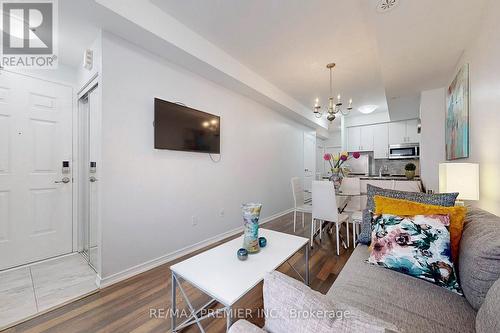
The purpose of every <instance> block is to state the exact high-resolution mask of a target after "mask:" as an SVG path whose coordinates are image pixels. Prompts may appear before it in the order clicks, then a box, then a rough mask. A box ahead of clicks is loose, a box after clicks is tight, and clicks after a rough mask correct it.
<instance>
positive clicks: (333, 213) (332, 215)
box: [311, 181, 349, 255]
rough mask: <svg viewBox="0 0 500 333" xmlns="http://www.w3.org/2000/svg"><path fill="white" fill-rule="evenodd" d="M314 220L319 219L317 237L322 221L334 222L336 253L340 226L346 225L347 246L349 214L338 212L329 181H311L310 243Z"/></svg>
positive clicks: (338, 251)
mask: <svg viewBox="0 0 500 333" xmlns="http://www.w3.org/2000/svg"><path fill="white" fill-rule="evenodd" d="M316 221H319V237H320V239H321V237H322V235H321V234H322V233H323V221H324V222H330V223H334V224H335V229H336V230H335V231H336V237H337V255H339V254H340V235H339V232H340V226H341V225H342V223H344V222H345V223H346V225H347V244H348V246H349V225H348V221H349V215H347V214H344V213H342V214H339V211H338V207H337V199H336V197H335V188H334V187H333V183H332V182H329V181H313V183H312V223H311V245H312V244H313V238H314V234H315V233H316Z"/></svg>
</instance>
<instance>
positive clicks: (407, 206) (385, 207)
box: [374, 195, 467, 263]
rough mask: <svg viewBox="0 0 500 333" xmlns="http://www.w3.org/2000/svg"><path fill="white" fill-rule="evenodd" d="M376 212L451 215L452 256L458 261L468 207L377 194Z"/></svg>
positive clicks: (409, 214) (378, 213) (407, 214)
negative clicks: (448, 205) (445, 205)
mask: <svg viewBox="0 0 500 333" xmlns="http://www.w3.org/2000/svg"><path fill="white" fill-rule="evenodd" d="M374 200H375V214H376V215H380V214H394V215H399V216H412V215H432V214H436V215H449V216H450V244H451V257H452V259H453V261H454V262H455V263H458V253H459V249H460V239H461V238H462V231H463V228H464V220H465V214H466V213H467V208H465V207H462V206H455V207H442V206H434V205H427V204H422V203H418V202H414V201H408V200H402V199H392V198H387V197H382V196H379V195H376V196H375V197H374Z"/></svg>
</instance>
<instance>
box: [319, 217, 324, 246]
mask: <svg viewBox="0 0 500 333" xmlns="http://www.w3.org/2000/svg"><path fill="white" fill-rule="evenodd" d="M322 240H323V220H319V241H320V242H321V241H322Z"/></svg>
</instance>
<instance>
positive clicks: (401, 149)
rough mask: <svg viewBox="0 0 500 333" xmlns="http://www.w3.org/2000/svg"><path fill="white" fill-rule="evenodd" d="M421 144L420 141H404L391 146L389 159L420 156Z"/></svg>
mask: <svg viewBox="0 0 500 333" xmlns="http://www.w3.org/2000/svg"><path fill="white" fill-rule="evenodd" d="M419 157H420V145H419V144H418V143H403V144H399V145H390V146H389V159H392V160H398V159H405V158H419Z"/></svg>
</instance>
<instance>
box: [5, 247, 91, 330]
mask: <svg viewBox="0 0 500 333" xmlns="http://www.w3.org/2000/svg"><path fill="white" fill-rule="evenodd" d="M95 279H96V273H95V272H94V271H93V270H92V268H90V267H89V265H88V264H87V262H86V261H85V259H84V258H83V257H82V256H81V255H80V254H73V255H69V256H65V257H61V258H57V259H53V260H49V261H46V262H42V263H36V264H32V265H29V266H24V267H20V268H17V269H13V270H9V271H6V272H0V330H1V329H2V328H4V327H6V326H10V325H11V324H13V323H15V322H18V321H20V320H23V319H25V318H28V317H32V316H33V315H35V314H37V313H40V312H45V311H47V310H49V309H51V308H54V307H56V306H59V305H62V304H65V303H67V302H69V301H71V300H74V299H76V298H79V297H81V296H83V295H86V294H89V293H91V292H93V291H95V290H97V285H96V284H95Z"/></svg>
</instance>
